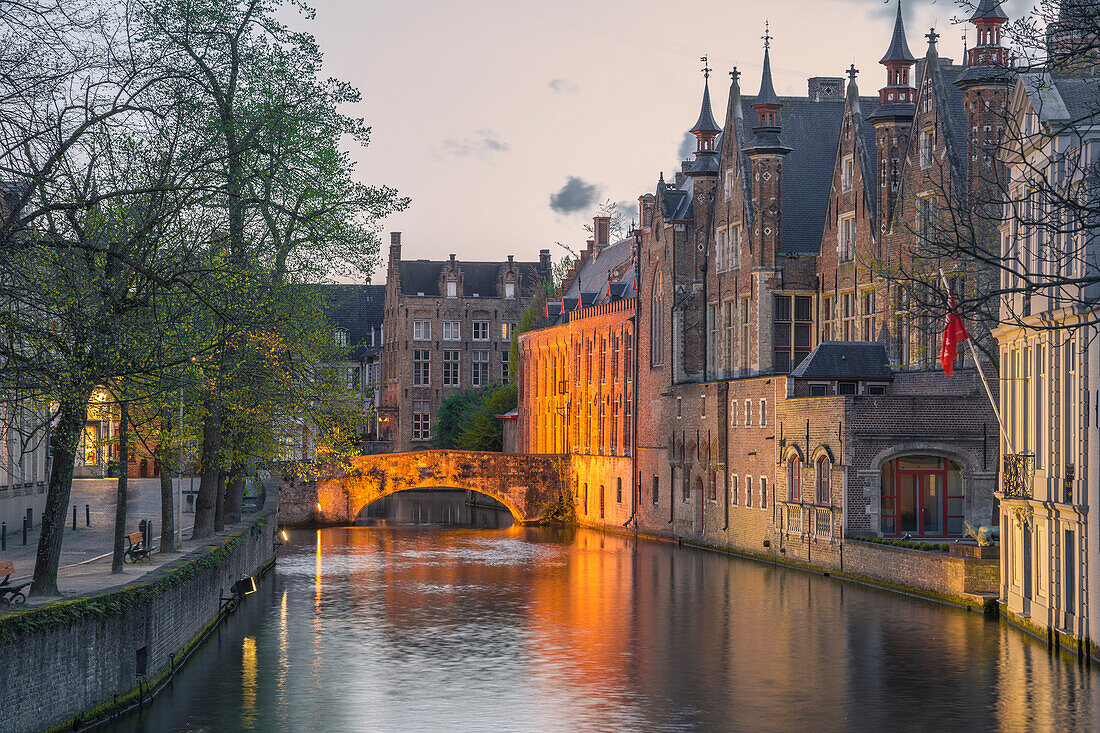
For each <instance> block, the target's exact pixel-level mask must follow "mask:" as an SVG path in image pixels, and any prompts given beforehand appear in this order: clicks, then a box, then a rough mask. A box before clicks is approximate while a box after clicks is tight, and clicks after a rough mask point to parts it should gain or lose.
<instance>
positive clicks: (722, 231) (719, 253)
mask: <svg viewBox="0 0 1100 733" xmlns="http://www.w3.org/2000/svg"><path fill="white" fill-rule="evenodd" d="M728 252H729V245H728V244H727V243H726V228H725V227H720V228H718V229H716V230H715V231H714V269H715V270H717V271H718V272H722V271H723V270H725V269H726V254H727V253H728Z"/></svg>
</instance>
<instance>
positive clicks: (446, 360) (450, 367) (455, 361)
mask: <svg viewBox="0 0 1100 733" xmlns="http://www.w3.org/2000/svg"><path fill="white" fill-rule="evenodd" d="M461 357H462V352H461V351H458V350H453V349H448V350H446V351H444V352H443V386H444V387H457V386H458V385H459V370H460V362H459V359H460V358H461Z"/></svg>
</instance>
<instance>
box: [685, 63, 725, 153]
mask: <svg viewBox="0 0 1100 733" xmlns="http://www.w3.org/2000/svg"><path fill="white" fill-rule="evenodd" d="M699 60H700V61H702V62H703V105H702V107H701V108H700V109H699V119H698V120H696V121H695V126H694V127H692V128H691V130H689V132H691V133H692V134H693V135H695V136H696V137H697V138H698V137H700V135H701V134H703V133H708V132H713V133H718V132H721V131H722V128H720V127H719V126H718V123H717V122H715V121H714V112H712V111H711V106H710V72H711V71H712V69H711V68H710V67H709V66H707V57H706V56H703V57H701V58H700V59H699Z"/></svg>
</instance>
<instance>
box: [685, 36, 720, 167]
mask: <svg viewBox="0 0 1100 733" xmlns="http://www.w3.org/2000/svg"><path fill="white" fill-rule="evenodd" d="M699 60H700V61H702V62H703V104H702V106H701V107H700V108H699V119H698V120H697V121H696V122H695V126H694V127H692V128H691V133H692V134H693V135H695V163H694V164H692V166H691V169H690V170H688V171H687V174H688V175H689V176H695V175H717V174H718V153H717V152H716V151H715V150H714V141H715V139H716V138H717V137H718V133H720V132H722V128H720V127H719V126H718V123H717V122H715V121H714V113H713V112H712V111H711V108H710V72H711V68H710V66H709V65H708V64H707V57H706V56H703V57H702V58H700V59H699Z"/></svg>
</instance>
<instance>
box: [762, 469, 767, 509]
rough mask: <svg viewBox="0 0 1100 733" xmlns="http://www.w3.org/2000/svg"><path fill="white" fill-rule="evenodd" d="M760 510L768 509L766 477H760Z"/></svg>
mask: <svg viewBox="0 0 1100 733" xmlns="http://www.w3.org/2000/svg"><path fill="white" fill-rule="evenodd" d="M760 508H761V509H767V508H768V479H767V477H766V476H761V477H760Z"/></svg>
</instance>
